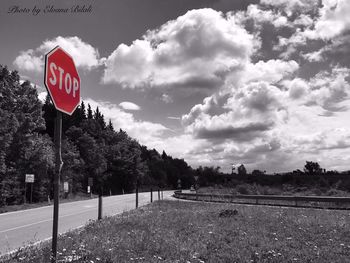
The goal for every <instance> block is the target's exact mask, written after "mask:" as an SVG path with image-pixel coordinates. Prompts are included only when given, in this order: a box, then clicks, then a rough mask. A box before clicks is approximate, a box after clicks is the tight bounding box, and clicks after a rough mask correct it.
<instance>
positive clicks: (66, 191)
mask: <svg viewBox="0 0 350 263" xmlns="http://www.w3.org/2000/svg"><path fill="white" fill-rule="evenodd" d="M63 189H64V192H65V193H68V192H69V184H68V182H64V183H63Z"/></svg>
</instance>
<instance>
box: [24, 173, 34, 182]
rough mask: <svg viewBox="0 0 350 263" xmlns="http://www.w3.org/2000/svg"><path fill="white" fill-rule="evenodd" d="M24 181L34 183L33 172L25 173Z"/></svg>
mask: <svg viewBox="0 0 350 263" xmlns="http://www.w3.org/2000/svg"><path fill="white" fill-rule="evenodd" d="M25 182H26V183H34V174H26V181H25Z"/></svg>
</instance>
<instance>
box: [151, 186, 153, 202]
mask: <svg viewBox="0 0 350 263" xmlns="http://www.w3.org/2000/svg"><path fill="white" fill-rule="evenodd" d="M152 202H153V192H152V188H151V203H152Z"/></svg>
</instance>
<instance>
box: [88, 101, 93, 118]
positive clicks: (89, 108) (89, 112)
mask: <svg viewBox="0 0 350 263" xmlns="http://www.w3.org/2000/svg"><path fill="white" fill-rule="evenodd" d="M87 118H88V119H92V118H93V116H92V109H91V106H90V104H88V108H87Z"/></svg>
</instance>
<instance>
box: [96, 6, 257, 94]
mask: <svg viewBox="0 0 350 263" xmlns="http://www.w3.org/2000/svg"><path fill="white" fill-rule="evenodd" d="M258 44H259V43H258V42H257V40H256V39H254V37H253V36H252V35H250V34H249V33H248V32H247V31H246V30H245V29H244V28H243V27H242V26H241V25H239V24H238V23H237V22H236V20H235V16H234V15H230V14H228V15H226V16H225V15H223V14H222V13H221V12H217V11H215V10H213V9H199V10H191V11H188V12H187V13H186V14H184V15H183V16H180V17H178V18H177V19H176V20H172V21H168V22H167V23H165V24H164V25H162V26H161V27H160V28H158V29H156V30H150V31H148V32H147V33H146V34H145V35H144V36H143V39H141V40H135V41H134V42H133V43H132V44H131V45H130V46H127V45H125V44H121V45H119V46H118V48H117V49H116V50H115V51H113V53H112V54H111V55H110V56H109V57H108V58H107V60H106V62H105V64H106V68H105V71H104V75H103V82H104V83H115V82H117V83H121V84H123V86H124V87H127V88H147V87H162V86H169V85H173V86H181V87H183V86H188V87H190V88H206V89H217V87H218V86H220V85H222V83H223V79H224V77H225V76H226V75H227V74H228V73H230V72H232V71H239V70H241V68H242V67H244V65H245V64H246V63H247V61H248V60H249V57H250V55H251V54H252V53H253V52H254V49H255V47H256V46H257V45H258Z"/></svg>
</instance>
